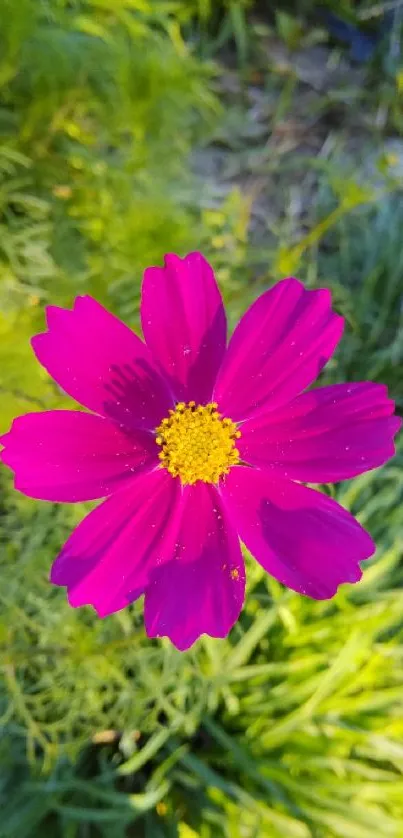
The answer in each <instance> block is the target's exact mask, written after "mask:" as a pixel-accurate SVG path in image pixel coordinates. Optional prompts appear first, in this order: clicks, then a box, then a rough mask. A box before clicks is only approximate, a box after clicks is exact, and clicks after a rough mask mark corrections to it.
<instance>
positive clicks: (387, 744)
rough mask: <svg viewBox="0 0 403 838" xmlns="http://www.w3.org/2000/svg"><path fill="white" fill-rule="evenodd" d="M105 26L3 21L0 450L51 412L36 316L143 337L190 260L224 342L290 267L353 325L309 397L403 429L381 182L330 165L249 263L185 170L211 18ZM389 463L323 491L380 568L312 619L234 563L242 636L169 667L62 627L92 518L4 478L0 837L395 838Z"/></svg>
mask: <svg viewBox="0 0 403 838" xmlns="http://www.w3.org/2000/svg"><path fill="white" fill-rule="evenodd" d="M244 5H245V7H246V4H244ZM196 7H197V8H196ZM110 8H111V6H110V4H106V3H104V2H101V0H93V2H87V3H84V2H78V0H76V2H73V3H67V2H63V0H52V2H51V1H50V0H47V2H42V3H40V4H39V3H37V2H35V0H24V3H23V4H19V5H17V4H15V3H11V2H6V0H0V45H1V51H0V125H1V132H2V142H1V146H0V312H1V313H0V396H1V405H2V410H1V426H0V431H3V430H6V428H7V427H8V424H9V422H10V420H11V418H12V417H13V416H14V415H16V414H18V413H21V412H24V411H28V410H33V409H41V408H43V407H52V406H56V405H61V404H63V405H66V404H68V402H67V400H65V399H63V398H62V396H61V394H60V393H59V391H58V389H57V388H56V387H55V386H54V385H53V384H52V383H51V382H50V381H49V380H48V379H47V377H46V376H45V375H44V374H43V372H42V371H41V370H40V369H39V367H38V366H37V365H36V363H35V361H34V358H33V357H32V353H31V351H30V349H29V337H30V336H31V335H32V334H33V333H35V332H36V331H38V330H40V329H41V327H42V325H43V306H44V304H46V303H47V302H50V301H52V302H55V303H59V304H67V305H68V304H70V303H71V300H72V298H73V297H74V295H75V294H77V293H82V292H84V291H88V292H90V293H93V294H94V295H95V296H96V297H97V298H98V299H100V300H101V301H102V302H104V303H105V304H106V305H107V306H108V307H110V308H111V309H112V310H114V311H115V312H116V313H118V314H119V315H120V316H122V317H123V318H125V319H126V320H127V322H129V323H130V324H131V325H133V326H135V327H137V325H138V301H139V289H140V280H141V273H142V270H143V268H144V267H145V266H146V265H147V264H150V263H153V262H160V261H161V258H162V255H163V253H164V251H166V250H177V251H178V252H179V253H184V252H186V250H187V249H190V248H195V247H198V246H200V247H202V248H203V249H204V250H205V252H206V255H208V256H210V257H211V259H212V260H213V262H214V265H215V266H216V268H217V275H218V278H219V281H220V285H221V287H222V290H223V293H224V296H225V300H226V303H227V306H228V314H229V320H230V323H231V326H233V325H234V323H235V321H236V319H237V317H238V316H239V315H240V313H241V312H242V311H243V310H244V309H245V308H246V307H247V305H248V304H249V303H250V302H251V300H252V299H254V298H255V297H256V296H257V295H258V294H259V293H260V292H261V291H262V290H264V289H265V288H267V287H268V286H269V285H270V284H271V283H272V282H273V281H274V280H275V279H276V278H278V276H279V271H280V268H281V267H282V266H287V265H288V266H290V269H291V267H292V269H293V270H295V271H296V272H298V273H299V275H300V276H301V277H302V278H303V279H304V280H305V281H306V283H307V285H308V286H309V287H318V286H321V285H327V286H329V287H330V288H331V289H332V291H333V294H334V299H335V304H336V307H337V308H338V310H339V311H341V312H342V313H343V314H344V316H345V317H346V321H347V326H346V333H345V336H344V338H343V341H342V344H341V346H340V348H339V350H338V352H337V353H336V356H335V359H334V361H332V363H331V364H330V365H329V367H328V369H327V371H326V374H325V376H324V377H323V381H335V380H337V381H339V380H343V379H348V380H361V379H365V378H370V379H374V380H379V381H383V382H385V383H386V384H388V385H389V387H390V390H391V394H392V396H393V397H394V398H396V400H397V404H398V407H399V410H400V411H401V410H402V407H403V380H402V376H401V367H402V353H403V320H402V306H401V295H402V288H403V257H402V252H403V251H402V246H401V229H402V224H403V203H402V199H401V196H400V188H401V186H400V182H399V179H398V177H394V178H393V179H392V180H391V181H388V184H387V187H388V188H387V189H386V188H385V189H383V187H382V189H383V191H382V190H381V191H380V192H379V193H378V192H377V193H376V195H374V194H373V190H372V188H371V189H369V190H368V184H367V183H366V184H365V190H366V191H365V190H363V188H362V184H361V186H359V185H358V180H357V173H356V172H351V171H348V172H347V170H346V169H343V167H342V163H341V161H340V159H338V158H336V157H335V159H334V160H333V161H332V162H331V165H330V164H329V166H323V167H322V169H321V170H320V171H319V174H318V178H317V182H316V184H315V195H314V197H315V200H314V201H313V202H312V205H311V206H310V208H309V210H308V212H307V216H306V219H305V225H304V226H305V232H304V233H303V234H301V233H298V234H296V233H295V231H293V230H292V229H291V228H290V226H289V225H288V222H287V219H286V220H284V219H283V218H280V219H279V220H278V222H277V223H276V225H274V227H273V230H272V231H271V232H272V234H271V236H270V237H268V239H267V240H265V241H263V242H261V243H259V246H252V245H251V243H250V238H249V226H248V225H249V220H250V215H249V209H250V199H249V196H248V194H245V193H244V192H243V191H242V189H239V188H235V187H234V188H233V189H231V190H230V191H229V194H228V195H227V196H226V197H225V198H222V199H220V200H217V198H216V197H214V199H210V197H211V196H210V197H209V195H208V193H203V200H200V183H199V182H198V180H197V178H196V177H195V175H194V174H193V173H192V171H191V167H190V163H189V153H190V151H191V149H192V148H193V147H194V146H195V145H196V144H199V143H203V142H205V141H206V138H207V137H208V136H209V132H213V131H214V132H215V136H217V133H219V129H218V128H217V124H218V123H219V121H220V120H221V118H222V115H223V112H224V110H225V108H227V103H225V105H224V108H222V106H220V103H219V102H218V101H217V97H216V92H213V90H215V87H216V85H215V81H216V78H217V73H218V70H217V67H214V66H212V64H211V63H210V61H206V60H205V59H201V58H200V52H199V55H197V51H196V49H193V50H192V49H191V48H190V47H188V46H186V45H185V43H184V41H183V40H182V38H181V29H180V27H181V26H184V27H185V31H187V32H190V31H193V32H195V31H196V32H198V31H200V27H204V29H203V31H204V32H205V37H206V38H207V41H208V44H209V49H208V50H207V52H208V53H209V54H211V53H212V52H214V49H215V48H216V45H215V42H214V40H213V31H214V38H216V36H217V31H218V30H217V25H216V22H215V20H213V18H212V17H209V11H210V10H209V8H208V5H207V4H206V5H205V6H203V5H202V4H201V3H200V2H199V3H198V4H197V3H193V4H192V3H185V2H172V3H163V2H162V0H161V2H151V0H148V2H147V0H141V2H140V0H120V2H119V3H115V4H114V5H113V11H110ZM232 8H233V9H234V8H235V9H241V8H242V4H237V3H233V4H232ZM242 13H244V9H243V8H242ZM232 14H233V12H232ZM231 20H233V19H232V18H231V17H227V18H226V17H225V16H224V17H222V18H220V24H219V25H220V26H224V27H225V26H230V23H231ZM228 21H230V23H228ZM228 31H229V30H228ZM209 39H210V40H209ZM56 59H57V60H56ZM268 83H269V84H270V78H269V82H268ZM273 85H274V87H275V89H276V90H277V89H278V85H279V79H278V78H276V79H275V80H274V81H273ZM378 95H379V96H382V91H381V90H380V88H378V89H377V91H374V96H375V97H376V96H378ZM284 96H285V97H287V89H286V82H285V84H284ZM394 104H395V105H396V108H398V102H396V103H394ZM399 107H400V106H399ZM234 110H235V109H234ZM220 124H221V123H220ZM248 143H249V139H248V138H246V139H245V141H244V145H246V146H248ZM243 150H244V149H243ZM248 150H249V149H248ZM241 151H242V149H241ZM286 163H287V160H286ZM274 165H275V166H277V158H276V159H275V160H274V162H273V159H271V160H269V163H268V170H269V171H272V168H273V166H274ZM281 165H282V160H281V159H280V160H279V165H278V187H279V189H280V190H281V188H282V183H283V181H282V178H283V170H282V168H281ZM298 165H299V163H298V161H297V160H295V166H296V174H295V182H298V177H299V176H298ZM311 165H312V166H316V168H318V167H317V163H315V161H312V160H308V159H307V158H305V160H304V166H306V167H309V166H311ZM270 167H272V168H270ZM304 171H305V169H304ZM260 174H262V173H261V172H260ZM287 177H288V180H287V189H288V184H289V175H288V176H287ZM341 184H342V186H340V185H341ZM287 189H286V188H285V187H284V190H283V200H284V204H286V202H287V200H288V193H287ZM360 189H361V191H360ZM206 194H207V198H206ZM346 196H347V198H348V200H347V198H346ZM276 200H278V198H277V196H276ZM329 219H330V220H329ZM284 269H285V267H284ZM402 466H403V449H402V447H401V445H400V451H399V453H398V455H397V457H396V458H395V460H393V461H392V462H391V463H389V464H388V465H387V466H385V467H384V468H383V469H381V470H379V471H377V472H373V473H370V474H368V475H364V476H362V477H360V478H358V479H356V480H354V481H352V482H350V483H345V484H341V485H339V486H337V487H336V488H335V489H331V488H330V487H326V491H332V493H333V494H334V495H335V496H336V497H337V498H338V499H339V500H340V502H341V503H342V504H343V505H345V506H346V507H347V508H349V509H351V510H352V512H353V513H354V514H356V515H357V516H358V517H359V520H360V521H361V522H362V523H363V525H364V526H366V527H367V528H368V529H369V531H370V532H371V534H372V536H373V537H374V539H375V541H376V543H377V545H378V551H377V554H376V556H375V557H374V558H373V559H372V560H371V561H370V562H367V563H366V568H365V573H364V578H363V580H362V582H361V583H360V584H359V585H357V586H353V587H347V586H346V587H343V588H342V590H341V591H340V592H339V593H338V595H337V596H336V597H335V598H334V599H333V600H332V601H331V602H313V601H311V600H308V599H306V598H304V597H300V596H298V595H297V594H294V593H292V592H290V591H287V590H285V589H283V588H282V587H281V586H280V585H279V584H278V583H276V582H275V581H274V580H272V579H270V578H268V577H267V576H266V575H265V574H264V573H263V571H262V570H261V569H260V568H259V567H258V566H257V564H256V563H254V562H253V560H252V559H251V558H250V557H248V558H247V562H248V591H247V599H246V606H245V609H244V612H243V613H242V615H241V619H240V621H239V623H238V624H237V625H236V626H235V628H234V629H233V631H232V633H231V635H230V637H229V638H228V639H227V640H225V641H216V640H210V639H206V638H203V639H202V640H200V641H199V642H198V643H197V644H196V645H195V647H194V648H193V649H192V650H190V651H189V652H188V653H186V654H180V653H178V652H176V651H175V649H173V648H172V647H171V646H170V645H169V643H167V642H166V641H165V640H163V641H151V640H149V639H147V638H146V637H145V634H144V628H143V619H142V604H141V603H139V604H136V605H134V606H132V607H130V608H129V609H127V610H126V611H124V612H120V613H118V614H116V615H114V616H112V617H110V618H108V619H106V620H103V621H100V620H98V619H96V618H95V616H94V615H93V613H92V611H91V609H90V608H83V609H79V610H73V609H70V608H69V607H68V606H67V604H66V600H65V593H64V591H63V590H61V589H59V588H54V587H51V586H50V584H49V582H48V573H49V568H50V565H51V563H52V560H53V558H54V557H55V555H56V554H57V552H58V550H59V549H60V546H61V544H62V543H63V541H64V540H65V539H66V537H67V535H68V534H69V532H70V531H71V529H72V528H73V527H74V525H75V524H76V523H77V522H78V521H79V520H80V519H81V518H82V516H83V515H84V514H85V512H86V509H87V508H89V506H88V507H87V506H85V505H83V504H81V505H78V506H67V505H66V506H53V505H51V504H48V503H43V504H41V503H39V502H36V501H31V500H28V499H26V498H23V497H21V496H19V495H17V494H16V493H14V491H13V490H12V485H11V480H10V478H9V475H8V473H7V472H6V470H5V469H3V470H2V471H1V474H0V490H1V491H0V566H1V579H2V584H1V587H0V664H1V669H0V672H1V676H0V719H1V735H0V808H1V819H0V838H132V837H133V838H134V836H136V838H137V836H139V838H195V836H199V837H200V838H284V836H286V837H287V838H368V836H370V835H373V834H378V835H379V836H380V838H381V837H382V838H384V836H385V838H389V836H390V838H401V835H402V823H403V803H402V801H403V779H402V772H403V747H402V744H401V743H402V735H403V721H402V713H401V696H402V691H403V636H402V617H401V615H402V612H403V585H402V582H403V578H402V563H401V555H402V543H403V519H402V515H401V508H402V502H403V470H402Z"/></svg>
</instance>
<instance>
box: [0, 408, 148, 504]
mask: <svg viewBox="0 0 403 838" xmlns="http://www.w3.org/2000/svg"><path fill="white" fill-rule="evenodd" d="M0 442H1V444H2V445H4V446H5V448H4V450H3V451H2V452H1V454H0V458H1V460H2V461H3V462H4V463H5V464H6V465H7V466H9V467H10V468H12V469H13V471H14V472H15V488H16V489H18V490H19V491H20V492H23V493H24V494H25V495H28V496H29V497H32V498H40V499H41V500H50V501H68V502H75V501H82V500H93V499H94V498H102V497H105V496H106V495H110V494H111V493H112V492H114V491H116V489H118V488H119V487H120V486H121V485H122V484H124V483H125V482H127V480H133V473H134V472H138V471H141V470H144V469H146V468H148V469H149V468H152V467H153V466H155V465H156V464H157V463H158V458H157V457H158V452H157V445H156V443H155V439H154V437H153V436H152V434H150V433H148V432H147V431H141V430H139V431H126V430H123V429H121V428H119V426H118V425H116V424H115V423H114V422H111V421H110V420H109V419H103V418H102V417H101V416H94V415H93V414H91V413H80V412H78V411H77V412H74V411H69V410H52V411H48V412H45V413H28V414H26V415H25V416H19V417H18V418H17V419H14V422H13V424H12V426H11V429H10V431H9V433H7V434H5V435H4V436H3V437H1V438H0Z"/></svg>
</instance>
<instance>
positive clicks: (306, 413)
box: [237, 382, 401, 483]
mask: <svg viewBox="0 0 403 838" xmlns="http://www.w3.org/2000/svg"><path fill="white" fill-rule="evenodd" d="M393 411H394V402H393V401H391V400H390V399H388V397H387V389H386V387H384V386H383V385H382V384H373V383H372V382H363V383H358V384H335V385H332V386H330V387H321V388H319V389H317V390H312V391H311V392H308V393H304V394H303V395H302V396H298V397H297V398H296V399H294V401H292V402H290V403H289V404H288V405H286V406H285V407H283V408H279V409H278V410H273V411H272V412H270V413H267V414H262V415H259V416H256V417H255V418H253V419H250V420H248V421H246V422H244V424H243V425H242V437H241V439H240V440H239V441H238V443H237V447H238V448H239V451H240V453H241V457H242V459H243V460H244V461H245V462H247V463H250V464H252V465H255V466H263V467H267V468H269V469H270V471H271V474H272V476H273V477H274V476H277V475H279V476H280V477H289V478H291V479H293V480H294V479H295V480H301V481H303V482H307V483H327V482H334V481H338V480H346V479H347V478H349V477H354V476H355V475H357V474H361V473H362V472H364V471H369V469H372V468H375V467H376V466H380V465H382V463H385V462H386V461H387V460H388V459H389V458H390V457H393V455H394V453H395V447H394V444H393V437H394V435H395V434H396V433H397V431H398V430H399V428H400V426H401V419H399V418H398V417H397V416H393V415H392V414H393Z"/></svg>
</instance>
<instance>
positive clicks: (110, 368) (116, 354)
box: [32, 296, 172, 429]
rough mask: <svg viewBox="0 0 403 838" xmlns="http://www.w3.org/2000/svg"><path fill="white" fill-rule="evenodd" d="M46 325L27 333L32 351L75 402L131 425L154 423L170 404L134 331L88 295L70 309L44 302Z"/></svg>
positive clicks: (163, 385) (165, 412)
mask: <svg viewBox="0 0 403 838" xmlns="http://www.w3.org/2000/svg"><path fill="white" fill-rule="evenodd" d="M46 316H47V324H48V331H47V332H45V333H44V334H41V335H37V336H36V337H34V338H33V339H32V346H33V348H34V351H35V354H36V356H37V358H38V360H39V361H40V363H41V364H42V366H44V367H45V369H46V370H47V371H48V373H49V374H50V375H51V376H52V378H54V380H55V381H56V382H57V383H58V384H59V386H60V387H61V388H62V389H63V390H65V392H66V393H68V394H69V395H70V396H72V398H73V399H76V401H78V402H79V403H80V404H82V405H84V406H85V407H88V408H89V409H90V410H93V411H94V412H95V413H100V414H101V415H102V416H108V417H110V418H113V419H116V420H117V421H118V422H121V423H122V424H124V425H126V426H127V427H130V428H148V429H152V428H155V427H156V426H157V425H158V424H159V422H160V421H161V419H162V418H163V417H164V416H166V414H167V412H168V410H169V408H170V407H171V406H172V397H171V396H170V393H169V390H168V388H167V385H166V384H165V383H164V381H163V380H162V379H161V377H160V375H159V373H158V372H157V370H156V367H155V364H154V362H153V360H152V358H151V354H150V352H149V350H148V349H147V347H146V346H145V345H144V343H143V342H142V341H141V340H140V338H139V337H137V335H135V334H134V332H132V331H131V329H129V328H128V327H127V326H125V325H124V323H122V322H121V321H120V320H118V319H117V318H116V317H114V315H113V314H110V313H109V312H108V311H106V309H104V308H103V306H101V305H100V304H99V303H97V302H96V300H93V299H92V297H88V296H85V297H77V298H76V300H75V303H74V308H73V311H69V310H67V309H62V308H56V307H54V306H48V308H47V311H46Z"/></svg>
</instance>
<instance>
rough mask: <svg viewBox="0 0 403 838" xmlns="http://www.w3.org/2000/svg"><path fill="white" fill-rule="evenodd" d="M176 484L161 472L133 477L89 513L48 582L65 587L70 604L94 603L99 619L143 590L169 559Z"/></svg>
mask: <svg viewBox="0 0 403 838" xmlns="http://www.w3.org/2000/svg"><path fill="white" fill-rule="evenodd" d="M179 498H180V484H179V481H178V480H173V479H172V477H170V476H169V475H168V473H167V472H166V471H164V470H163V469H158V470H156V471H153V472H149V473H147V474H142V475H140V476H138V477H137V478H134V479H133V480H132V482H131V483H130V485H129V486H127V487H126V488H124V489H121V490H120V491H119V492H117V493H116V494H114V495H112V497H110V498H108V500H106V501H104V502H103V503H102V504H100V506H98V507H97V508H96V509H94V510H93V512H90V514H89V515H87V517H86V518H84V520H83V521H82V522H81V524H79V526H78V527H77V529H76V530H74V532H73V533H72V535H71V536H70V538H69V539H68V541H67V542H66V544H65V545H64V547H63V549H62V551H61V553H60V555H59V556H58V558H57V559H56V561H55V562H54V564H53V567H52V571H51V576H50V579H51V582H53V583H54V584H55V585H66V586H67V590H68V599H69V603H70V605H72V606H73V607H74V608H76V607H78V606H80V605H93V606H94V608H95V609H96V611H97V612H98V614H99V616H100V617H106V616H107V615H108V614H112V613H113V612H114V611H118V610H119V609H121V608H124V607H125V606H126V605H128V604H129V602H132V601H133V599H135V598H136V597H137V596H140V594H142V593H143V592H144V589H145V586H146V585H147V582H148V580H149V577H150V573H151V571H152V569H153V567H155V566H156V565H157V564H159V563H160V562H162V561H165V560H167V559H169V558H170V557H171V556H172V552H173V549H174V542H173V537H174V526H175V521H176V510H177V509H178V508H179Z"/></svg>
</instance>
